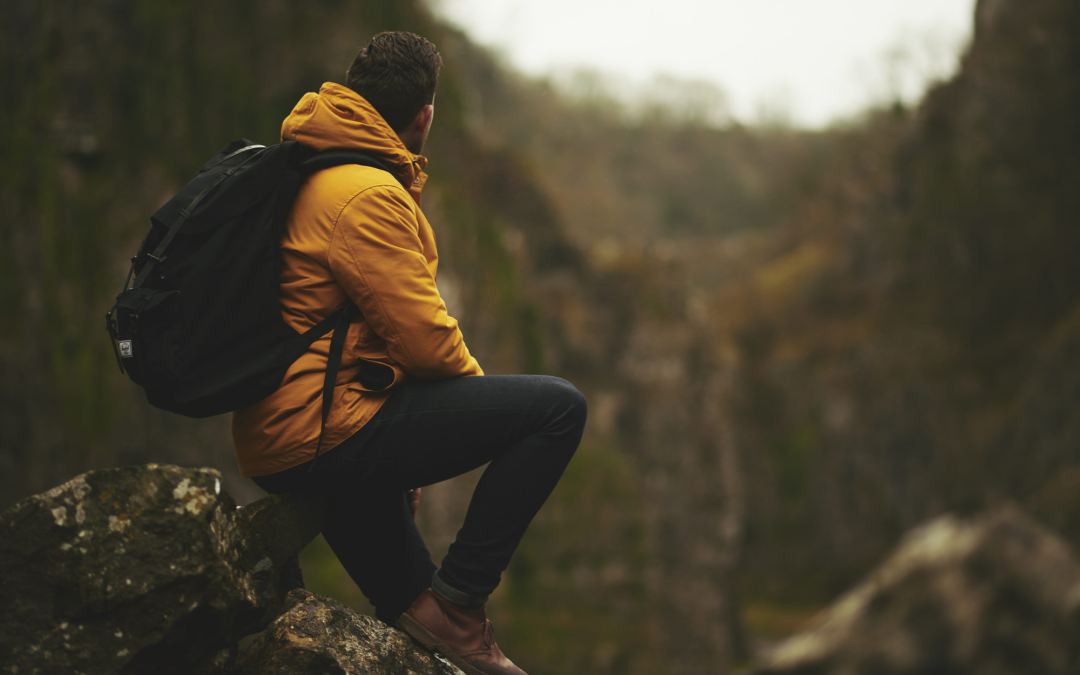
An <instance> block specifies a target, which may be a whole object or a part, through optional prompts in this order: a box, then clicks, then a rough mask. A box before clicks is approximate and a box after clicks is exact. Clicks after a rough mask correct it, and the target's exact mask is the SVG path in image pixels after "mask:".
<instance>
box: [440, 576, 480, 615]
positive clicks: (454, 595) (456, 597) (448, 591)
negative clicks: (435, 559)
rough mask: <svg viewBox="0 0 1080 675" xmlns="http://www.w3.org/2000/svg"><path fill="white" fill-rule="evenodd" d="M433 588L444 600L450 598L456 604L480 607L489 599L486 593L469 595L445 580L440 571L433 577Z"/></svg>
mask: <svg viewBox="0 0 1080 675" xmlns="http://www.w3.org/2000/svg"><path fill="white" fill-rule="evenodd" d="M431 590H432V591H434V592H435V595H438V596H439V597H440V598H442V599H443V600H449V601H450V602H452V603H454V604H455V605H464V606H466V607H480V606H482V605H483V604H484V603H486V602H487V601H488V596H486V595H469V594H468V593H466V592H464V591H459V590H458V589H456V588H454V587H453V586H451V585H450V584H448V583H446V582H445V581H443V580H442V577H440V576H439V573H438V572H436V573H435V576H433V577H431Z"/></svg>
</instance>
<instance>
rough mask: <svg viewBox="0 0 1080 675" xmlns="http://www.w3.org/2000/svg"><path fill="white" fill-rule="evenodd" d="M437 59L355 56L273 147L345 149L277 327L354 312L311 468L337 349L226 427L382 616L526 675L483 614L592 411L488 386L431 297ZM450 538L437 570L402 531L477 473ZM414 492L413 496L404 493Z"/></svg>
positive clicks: (551, 381)
mask: <svg viewBox="0 0 1080 675" xmlns="http://www.w3.org/2000/svg"><path fill="white" fill-rule="evenodd" d="M441 66H442V59H441V57H440V56H439V54H438V52H437V51H436V50H435V47H434V45H432V44H431V43H430V42H428V41H427V40H425V39H424V38H421V37H419V36H417V35H413V34H411V33H381V34H379V35H376V36H375V37H374V38H372V40H371V42H370V43H369V44H368V45H367V46H366V47H364V48H363V49H361V50H360V52H359V54H357V56H356V59H355V60H354V61H353V64H352V66H351V67H350V68H349V70H348V73H347V76H346V86H342V85H339V84H333V83H327V84H324V85H323V86H322V88H321V89H320V90H319V93H317V94H315V93H309V94H306V95H305V96H304V97H303V98H301V99H300V102H299V103H298V104H297V105H296V107H295V108H294V109H293V111H292V113H291V114H290V115H289V116H288V117H287V118H286V119H285V122H284V124H283V125H282V128H281V137H282V139H283V140H295V141H299V142H300V143H302V144H303V145H305V146H309V147H311V148H313V149H315V150H319V151H323V150H329V149H340V148H345V149H351V150H359V151H361V152H363V153H366V154H368V155H370V156H372V157H374V158H376V159H378V160H379V161H381V162H382V163H383V164H385V165H386V166H387V167H389V168H390V169H391V170H392V171H393V175H391V174H390V173H387V172H385V171H382V170H380V169H377V168H373V167H369V166H361V165H355V164H351V165H344V166H338V167H334V168H330V169H326V170H324V171H321V172H319V173H316V174H315V175H314V176H312V177H311V178H310V179H309V180H308V181H307V182H306V183H305V184H304V185H303V186H302V187H301V189H300V191H299V193H298V195H297V198H296V201H295V204H294V206H293V210H292V213H291V215H290V216H289V219H288V223H287V225H286V228H285V232H284V235H283V238H282V241H281V255H282V257H281V261H282V264H281V292H280V295H279V299H280V303H281V308H282V313H283V314H284V317H285V320H286V321H287V322H288V323H289V325H290V326H292V327H293V328H295V329H296V330H297V331H300V332H303V331H305V330H306V329H308V328H310V327H312V326H314V325H315V324H317V323H318V322H320V321H322V320H323V319H325V318H327V317H328V316H330V315H331V314H332V313H333V312H335V311H336V310H337V309H338V308H340V307H342V306H344V305H345V304H346V303H347V302H348V301H350V300H351V301H352V302H353V303H355V304H356V306H357V307H358V308H359V309H360V311H361V314H362V316H360V317H359V318H357V319H355V320H354V321H353V322H352V323H351V324H350V326H349V330H348V334H347V342H346V346H345V349H344V353H343V356H342V361H341V369H340V371H339V374H338V377H337V382H336V386H335V387H334V391H333V407H332V409H331V412H330V417H329V419H328V420H327V422H326V426H325V432H324V433H323V436H322V448H323V450H322V452H321V453H320V456H319V457H318V460H317V461H315V460H314V457H315V454H316V446H317V443H318V440H319V435H320V423H321V414H322V410H321V409H322V389H323V375H324V373H325V371H326V366H327V357H328V354H329V351H330V348H329V345H330V337H331V336H330V335H328V336H326V337H324V338H323V339H321V340H319V341H318V342H316V343H315V345H314V346H313V347H312V348H311V349H310V350H309V351H308V352H307V353H305V354H304V355H303V356H302V357H301V358H300V359H299V360H297V361H296V362H295V363H294V364H293V366H292V367H291V368H290V369H289V371H288V374H287V375H286V376H285V378H284V380H283V381H282V383H281V386H280V387H279V389H278V390H277V391H276V392H275V393H274V394H272V395H270V396H269V397H267V398H266V399H264V400H262V401H259V402H258V403H256V404H255V405H252V406H251V407H249V408H245V409H243V410H240V411H237V412H236V414H235V416H234V418H233V439H234V442H235V445H236V457H237V461H238V462H239V464H240V469H241V472H242V473H243V474H244V475H245V476H251V477H253V478H254V479H255V482H256V483H257V484H258V485H259V486H260V487H262V488H263V489H265V490H266V491H268V492H271V493H280V492H292V491H299V492H313V493H318V494H321V495H325V496H326V497H327V498H328V501H329V505H330V506H329V515H328V519H327V521H326V524H325V527H324V529H323V535H324V536H325V538H326V541H327V542H328V543H329V544H330V547H331V548H332V549H333V550H334V552H335V553H336V554H337V556H338V558H339V559H340V560H341V563H342V565H344V567H345V569H346V570H347V571H348V572H349V575H350V576H352V578H353V580H354V581H356V583H357V585H359V587H360V589H361V590H362V591H363V592H364V594H365V595H366V596H367V597H368V599H369V600H370V601H371V603H372V604H373V605H374V606H375V608H376V616H377V617H378V618H379V619H381V620H383V621H385V622H386V623H388V624H391V625H397V626H398V627H399V628H401V629H402V630H404V631H406V632H408V633H409V634H410V635H412V636H413V637H414V638H416V639H417V640H418V641H420V642H421V643H422V644H423V645H424V646H426V647H427V648H429V649H435V650H438V651H440V652H442V653H443V654H444V655H445V656H446V657H447V658H449V659H450V660H451V661H453V662H454V663H455V664H457V665H458V666H459V667H461V668H462V669H463V670H465V671H466V672H468V673H484V674H490V673H498V674H500V675H504V674H510V673H516V674H519V675H524V674H523V672H522V670H521V669H520V668H517V667H516V666H514V664H513V663H511V662H510V661H509V660H508V659H507V658H506V657H505V656H503V654H502V652H501V651H500V650H499V647H498V646H497V645H496V644H495V641H494V639H493V637H492V629H491V623H490V621H488V620H487V618H486V615H485V612H484V603H485V602H486V601H487V598H488V595H489V594H490V593H491V592H492V591H493V590H495V587H496V586H497V585H498V584H499V580H500V577H501V575H502V572H503V570H505V569H506V567H507V565H508V564H509V562H510V558H511V556H512V555H513V553H514V550H515V549H516V547H517V545H518V542H519V541H520V540H521V537H522V535H523V534H524V533H525V529H526V528H527V527H528V525H529V523H530V522H531V520H532V518H533V517H534V516H535V515H536V513H537V511H538V510H539V509H540V507H541V506H542V505H543V503H544V501H545V500H546V499H547V497H548V495H549V494H550V493H551V491H552V489H553V488H554V487H555V484H556V483H557V482H558V480H559V477H560V476H561V475H562V473H563V470H564V469H565V467H566V465H567V463H568V462H569V461H570V458H571V457H572V456H573V454H574V451H575V450H576V448H577V446H578V443H579V442H580V440H581V434H582V430H583V428H584V425H585V416H586V404H585V399H584V397H583V396H582V395H581V394H580V393H579V392H578V391H577V389H575V388H574V387H573V386H572V385H571V384H569V383H568V382H566V381H565V380H561V379H558V378H554V377H544V376H536V375H501V376H487V377H480V376H482V375H483V371H481V369H480V366H479V365H478V364H477V362H476V359H474V358H473V357H472V356H471V355H470V354H469V350H468V348H467V347H466V346H465V342H464V340H463V338H462V335H461V331H460V330H459V329H458V324H457V321H455V320H454V319H453V318H452V317H450V315H449V314H448V313H447V310H446V305H445V304H444V303H443V301H442V299H441V297H440V295H439V290H438V288H437V287H436V285H435V272H436V268H437V266H438V254H437V253H436V250H435V236H434V233H433V231H432V228H431V225H429V224H428V221H427V219H426V218H425V217H424V214H423V212H421V210H420V206H419V204H420V192H421V190H422V189H423V187H424V183H425V181H426V178H427V176H426V174H424V173H423V169H424V168H425V166H426V165H427V159H425V158H424V157H422V156H420V154H419V153H420V152H421V150H422V149H423V147H424V141H425V140H426V138H427V135H428V130H429V129H430V128H431V121H432V116H433V114H434V106H433V103H434V97H435V86H436V82H437V79H438V74H439V69H440V68H441ZM488 462H490V465H489V466H488V468H487V469H486V471H485V472H484V474H483V476H482V477H481V479H480V482H479V483H478V484H477V487H476V491H475V493H474V494H473V497H472V502H471V503H470V505H469V510H468V513H467V515H466V517H465V522H464V524H463V525H462V527H461V530H460V531H459V532H458V535H457V539H456V540H455V541H454V543H453V544H452V545H451V546H450V550H449V552H448V553H447V555H446V557H445V558H444V559H443V562H442V567H441V568H436V566H435V565H434V563H433V562H432V560H431V555H430V554H429V553H428V550H427V547H426V546H425V545H424V541H423V539H422V538H421V537H420V534H419V532H418V530H417V528H416V524H415V523H414V521H413V517H414V515H415V510H416V507H417V505H418V503H419V496H420V489H419V487H420V486H425V485H430V484H432V483H438V482H440V481H444V480H447V479H449V478H452V477H454V476H458V475H460V474H463V473H465V472H467V471H470V470H472V469H475V468H477V467H479V466H482V465H484V464H485V463H488ZM414 488H415V489H414Z"/></svg>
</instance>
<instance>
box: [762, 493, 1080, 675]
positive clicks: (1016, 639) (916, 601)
mask: <svg viewBox="0 0 1080 675" xmlns="http://www.w3.org/2000/svg"><path fill="white" fill-rule="evenodd" d="M1077 672H1080V564H1078V563H1077V560H1076V559H1075V558H1074V557H1073V556H1072V553H1071V552H1070V550H1069V548H1068V547H1067V546H1066V545H1065V544H1064V543H1063V542H1062V541H1061V540H1060V539H1058V538H1057V537H1055V536H1054V535H1052V534H1051V533H1050V532H1048V531H1047V530H1045V529H1043V528H1041V527H1040V526H1038V525H1037V524H1036V523H1034V522H1033V521H1031V520H1030V519H1028V518H1027V517H1025V516H1024V515H1022V514H1021V513H1020V512H1019V511H1017V510H1015V509H1011V508H1007V509H1003V510H1000V511H998V512H996V513H993V514H991V515H989V516H987V517H985V518H983V519H980V520H976V521H962V520H959V519H957V518H954V517H943V518H940V519H938V520H935V521H933V522H931V523H930V524H928V525H925V526H923V527H921V528H919V529H917V530H915V531H914V532H912V533H911V534H910V535H908V536H907V538H906V539H905V540H904V542H903V543H902V544H901V546H900V547H899V549H898V550H897V551H896V552H895V553H894V554H893V555H892V557H890V558H889V559H888V560H887V561H886V562H885V563H884V564H883V565H882V566H881V567H879V568H878V569H877V570H876V571H875V572H874V573H873V574H872V575H871V576H870V577H869V578H868V579H867V580H866V581H865V582H863V583H862V584H861V585H860V586H858V587H857V588H856V589H855V590H853V591H851V592H850V593H849V594H848V595H846V596H845V597H843V598H842V599H841V600H840V601H839V602H837V603H836V604H835V605H834V606H833V607H832V608H831V609H830V610H829V611H828V612H827V614H826V615H825V616H824V620H823V623H822V624H821V625H820V627H818V628H817V629H816V630H813V631H810V632H807V633H805V634H802V635H798V636H796V637H794V638H792V639H790V640H789V641H787V642H785V643H784V644H782V645H781V646H780V647H779V648H778V649H777V650H776V652H775V653H774V655H773V658H772V660H771V663H769V664H768V665H767V666H765V667H763V668H761V669H759V670H757V671H756V675H796V674H797V675H916V674H917V673H920V674H921V673H942V674H944V673H956V674H961V673H975V674H978V673H994V674H995V675H1032V674H1035V673H1038V674H1045V675H1057V674H1061V675H1066V674H1068V673H1077Z"/></svg>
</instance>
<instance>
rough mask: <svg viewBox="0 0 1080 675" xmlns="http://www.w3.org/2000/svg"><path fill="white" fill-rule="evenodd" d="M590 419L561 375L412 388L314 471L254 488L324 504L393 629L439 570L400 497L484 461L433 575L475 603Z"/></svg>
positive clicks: (339, 544) (328, 530)
mask: <svg viewBox="0 0 1080 675" xmlns="http://www.w3.org/2000/svg"><path fill="white" fill-rule="evenodd" d="M585 416H586V404H585V397H584V396H582V395H581V393H580V392H579V391H578V390H577V389H575V388H574V386H573V385H572V384H570V383H569V382H567V381H566V380H562V379H559V378H557V377H547V376H543V375H491V376H485V377H462V378H457V379H452V380H438V381H433V380H413V381H411V382H409V383H407V384H406V385H404V386H403V387H401V389H399V390H398V391H396V392H395V393H394V394H392V395H391V396H390V398H389V400H387V402H386V403H385V404H383V407H382V408H381V409H380V410H379V412H378V413H377V414H376V415H375V416H374V417H373V418H372V419H371V421H369V422H368V423H367V424H366V425H365V426H364V427H363V428H362V429H360V431H358V432H357V433H356V434H355V435H353V436H352V437H351V438H349V439H348V440H346V441H345V442H343V443H341V444H340V445H338V446H337V447H335V448H333V449H332V450H330V451H328V452H326V454H325V455H323V456H321V457H319V460H318V461H317V462H316V464H315V468H314V471H312V472H310V473H309V472H308V468H309V466H308V464H302V465H300V466H297V467H293V468H291V469H287V470H286V471H282V472H280V473H276V474H272V475H269V476H260V477H258V478H256V479H255V483H256V484H257V485H259V487H261V488H262V489H264V490H266V491H267V492H271V493H280V492H293V491H300V492H315V493H319V494H323V495H326V496H327V497H328V499H329V502H330V510H329V515H328V518H327V521H326V524H325V526H324V527H323V536H324V537H325V538H326V541H327V543H329V544H330V547H331V548H332V549H333V550H334V553H335V554H336V555H337V557H338V559H339V560H340V561H341V564H342V565H343V566H344V567H345V570H346V571H347V572H348V573H349V575H350V576H351V577H352V578H353V580H354V581H355V582H356V584H357V585H358V586H359V587H360V590H361V591H363V593H364V595H365V596H367V598H368V600H370V601H371V604H373V605H374V606H375V610H376V616H377V617H378V618H379V619H381V620H383V621H385V622H387V623H389V624H391V625H392V624H393V623H394V622H395V621H396V620H397V617H398V616H399V615H400V614H401V613H402V612H404V611H405V610H406V609H408V608H409V605H411V604H412V602H413V600H415V599H416V597H417V596H418V595H420V593H421V592H423V591H424V590H425V589H427V588H428V587H430V586H431V584H432V576H433V575H434V573H435V570H436V568H435V565H434V563H433V562H432V561H431V554H430V553H428V550H427V546H426V545H425V544H424V540H423V539H422V538H421V536H420V532H419V531H418V530H417V528H416V524H415V523H414V522H413V519H412V516H411V515H410V513H409V508H408V503H407V501H406V499H405V494H404V491H405V490H409V489H412V488H416V487H424V486H426V485H431V484H433V483H438V482H441V481H444V480H447V479H450V478H453V477H454V476H459V475H461V474H463V473H466V472H468V471H471V470H473V469H475V468H477V467H479V466H483V465H484V464H485V463H487V462H491V464H490V465H489V466H488V468H487V469H486V470H485V471H484V474H483V476H481V478H480V482H479V483H478V484H477V486H476V491H475V492H474V493H473V496H472V501H471V502H470V503H469V510H468V512H467V514H466V516H465V522H464V524H463V525H462V527H461V530H460V531H459V532H458V534H457V539H456V540H455V541H454V543H453V544H452V545H451V546H450V549H449V551H448V552H447V554H446V557H445V558H444V559H443V562H442V568H441V569H439V571H438V574H439V580H440V581H441V582H442V584H444V585H447V586H450V587H451V588H452V589H453V590H455V591H457V592H460V593H461V594H463V595H465V596H468V597H469V598H470V599H471V600H473V601H482V600H483V599H484V598H486V596H487V595H488V594H490V593H491V592H492V591H493V590H495V587H496V586H498V585H499V580H500V579H501V577H502V573H503V571H504V570H505V569H506V567H507V565H509V563H510V558H511V556H512V555H513V553H514V550H515V549H517V546H518V543H519V542H520V541H521V537H522V536H523V535H524V534H525V530H526V528H528V526H529V523H530V522H532V519H533V517H534V516H535V515H536V513H537V512H538V511H539V510H540V507H541V506H543V504H544V501H545V500H547V498H548V495H550V494H551V491H552V490H553V489H554V487H555V484H556V483H558V481H559V478H560V477H561V476H562V473H563V470H564V469H565V468H566V465H567V464H568V463H569V462H570V458H571V457H572V456H573V454H574V451H575V450H576V449H577V446H578V443H579V442H580V441H581V434H582V431H583V429H584V427H585ZM421 508H423V507H421Z"/></svg>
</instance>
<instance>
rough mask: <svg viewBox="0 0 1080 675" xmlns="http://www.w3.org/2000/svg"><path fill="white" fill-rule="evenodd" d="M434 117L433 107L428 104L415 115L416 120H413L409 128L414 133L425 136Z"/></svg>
mask: <svg viewBox="0 0 1080 675" xmlns="http://www.w3.org/2000/svg"><path fill="white" fill-rule="evenodd" d="M434 117H435V106H434V105H432V104H430V103H429V104H427V105H426V106H424V107H423V108H421V109H420V112H418V113H416V119H414V120H413V122H412V124H410V125H409V126H411V127H412V128H413V130H414V131H415V132H416V133H418V134H420V135H422V136H426V135H427V132H428V129H429V128H431V120H432V119H434Z"/></svg>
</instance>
